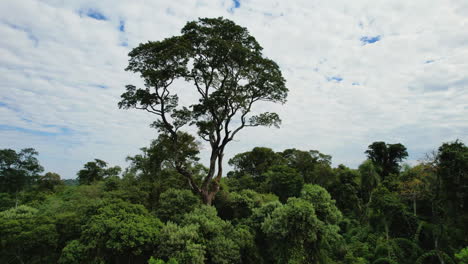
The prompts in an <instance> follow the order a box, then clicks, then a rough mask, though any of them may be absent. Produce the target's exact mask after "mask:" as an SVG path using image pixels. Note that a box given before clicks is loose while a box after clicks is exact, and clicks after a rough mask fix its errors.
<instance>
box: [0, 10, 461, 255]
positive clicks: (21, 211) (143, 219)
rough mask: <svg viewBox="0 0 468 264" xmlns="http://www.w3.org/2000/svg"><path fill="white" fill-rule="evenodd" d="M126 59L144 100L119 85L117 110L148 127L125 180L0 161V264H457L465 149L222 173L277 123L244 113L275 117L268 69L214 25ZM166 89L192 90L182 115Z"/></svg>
mask: <svg viewBox="0 0 468 264" xmlns="http://www.w3.org/2000/svg"><path fill="white" fill-rule="evenodd" d="M129 57H130V60H129V65H128V67H127V70H128V71H131V72H134V73H137V74H139V75H140V77H141V78H142V79H143V85H144V87H143V88H137V86H135V85H127V86H126V91H125V92H124V93H123V94H122V96H121V101H120V102H119V104H118V106H119V108H122V109H139V110H143V111H146V112H148V113H149V114H151V115H153V116H154V117H155V122H154V123H153V124H151V126H152V127H154V128H155V129H156V130H157V131H158V135H157V137H156V139H155V140H153V141H152V142H151V144H150V145H149V146H147V147H144V148H142V149H141V152H140V153H139V154H137V155H134V156H129V157H127V161H128V163H129V166H128V167H127V168H124V169H122V168H120V167H118V166H110V165H109V164H108V163H107V162H105V161H104V160H101V159H95V160H93V161H89V162H87V163H86V164H84V165H83V168H82V169H81V170H80V171H78V172H77V178H76V179H66V180H63V179H61V176H60V175H58V174H57V173H54V172H47V173H44V168H43V167H42V166H41V165H40V163H39V161H38V158H37V157H38V155H39V154H38V153H37V151H36V150H35V149H33V148H27V149H23V150H20V151H17V150H13V149H2V150H0V250H1V254H0V263H69V264H72V263H121V264H122V263H142V264H146V263H148V264H156V263H158V264H163V263H171V264H175V263H179V264H191V263H193V264H202V263H213V264H215V263H222V264H224V263H279V264H282V263H291V264H292V263H320V264H327V263H329V264H332V263H336V264H366V263H372V264H397V263H398V264H413V263H417V264H423V263H429V264H432V263H434V264H435V263H443V264H455V263H464V264H466V263H468V147H467V146H466V145H465V144H464V143H463V142H462V141H460V140H456V141H452V142H446V143H443V144H442V145H441V146H440V147H439V148H438V149H436V150H434V151H433V152H432V153H428V154H427V155H426V157H424V158H422V160H421V161H420V162H419V163H418V164H416V165H414V166H411V165H408V164H406V163H404V162H405V160H406V158H407V157H408V151H407V149H406V147H405V146H404V145H403V144H400V143H387V142H382V141H380V142H373V143H371V144H370V145H369V146H368V147H367V149H366V148H365V147H364V146H363V151H364V153H365V154H366V156H367V159H366V160H364V161H363V162H362V163H361V164H360V165H359V167H358V168H357V169H353V168H349V167H346V166H345V165H338V166H337V167H333V166H332V162H331V161H332V157H331V156H330V155H327V154H324V153H321V152H319V151H317V150H300V149H295V148H290V149H285V150H283V151H279V152H276V151H274V150H273V149H271V148H267V147H255V148H253V149H252V150H251V151H247V152H244V153H239V154H237V155H235V156H234V157H232V158H230V159H229V160H228V164H229V166H230V169H231V170H230V171H228V172H227V171H225V168H224V167H223V166H224V165H223V164H224V162H225V161H224V160H223V158H224V151H225V149H226V147H227V146H228V145H229V143H230V142H231V141H232V140H233V139H234V136H236V138H237V139H239V140H242V138H241V137H239V135H238V132H239V131H240V130H243V129H245V128H249V127H257V126H267V127H271V126H274V127H278V126H279V125H280V124H281V120H280V118H279V116H278V115H277V114H276V113H273V112H263V113H258V112H256V111H254V108H253V107H254V106H256V105H257V102H260V101H263V102H267V103H280V104H282V103H285V102H286V97H287V93H288V88H286V81H285V79H284V78H283V77H282V74H281V71H280V68H279V66H278V65H277V64H276V63H275V62H274V61H273V60H271V59H268V58H266V57H264V56H263V54H262V48H261V46H260V45H259V44H258V43H257V41H256V40H255V38H254V37H252V36H251V35H250V34H249V33H248V31H247V29H245V28H243V27H240V26H238V25H236V24H235V23H234V22H232V21H230V20H227V19H223V18H214V19H208V18H204V19H199V20H198V21H192V22H189V23H187V24H186V26H185V27H184V28H183V29H182V34H181V35H180V36H174V37H170V38H166V39H164V40H162V41H154V42H151V41H150V42H148V43H144V44H140V45H139V46H138V47H136V48H134V49H133V50H132V51H131V52H130V54H129ZM175 80H183V81H185V82H186V83H190V84H191V85H192V86H191V87H193V88H194V90H195V92H196V93H197V95H198V96H199V97H198V98H196V100H195V101H194V102H193V104H191V105H179V96H181V97H182V96H184V94H182V93H179V94H177V93H175V92H174V89H172V84H173V83H174V81H175ZM129 115H130V114H129ZM187 127H191V128H192V130H189V129H186V128H187ZM193 130H195V131H196V132H195V133H188V132H187V131H193ZM202 142H203V143H202ZM202 146H204V147H203V148H202ZM201 151H207V152H208V154H209V159H208V162H207V164H203V163H202V162H200V158H199V157H200V152H201ZM223 169H224V170H223Z"/></svg>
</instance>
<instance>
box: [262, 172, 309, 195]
mask: <svg viewBox="0 0 468 264" xmlns="http://www.w3.org/2000/svg"><path fill="white" fill-rule="evenodd" d="M265 178H266V179H267V184H268V190H269V191H270V192H272V193H274V194H276V195H278V197H279V199H280V201H281V202H283V203H284V202H286V200H287V199H288V198H289V197H297V196H299V194H300V193H301V189H302V186H303V185H304V179H303V178H302V176H301V175H300V174H299V173H298V172H297V171H296V170H295V169H293V168H290V167H288V166H285V165H277V166H273V167H271V168H270V170H268V171H267V172H266V173H265Z"/></svg>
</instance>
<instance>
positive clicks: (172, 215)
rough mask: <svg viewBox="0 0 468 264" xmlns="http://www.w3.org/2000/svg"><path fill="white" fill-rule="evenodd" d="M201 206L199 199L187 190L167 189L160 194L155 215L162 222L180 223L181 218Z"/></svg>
mask: <svg viewBox="0 0 468 264" xmlns="http://www.w3.org/2000/svg"><path fill="white" fill-rule="evenodd" d="M200 204H201V201H200V199H199V197H197V196H195V195H194V194H193V193H192V191H189V190H177V189H169V190H167V191H165V192H163V193H162V194H161V197H160V203H159V206H158V208H157V209H156V214H157V215H158V217H159V218H160V219H161V220H163V221H168V220H170V221H173V222H180V221H181V220H182V216H183V215H184V214H186V213H189V212H191V211H192V210H193V209H195V208H196V207H197V206H199V205H200Z"/></svg>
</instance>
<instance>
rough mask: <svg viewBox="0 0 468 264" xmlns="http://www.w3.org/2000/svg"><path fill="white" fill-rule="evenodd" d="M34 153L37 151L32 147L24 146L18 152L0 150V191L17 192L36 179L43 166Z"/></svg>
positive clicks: (36, 153)
mask: <svg viewBox="0 0 468 264" xmlns="http://www.w3.org/2000/svg"><path fill="white" fill-rule="evenodd" d="M36 155H38V152H37V151H36V150H34V149H33V148H25V149H22V150H21V151H20V152H16V151H14V150H12V149H1V150H0V192H7V193H16V194H17V193H18V192H19V191H21V190H23V189H24V188H25V187H27V186H30V185H31V184H32V183H34V182H35V181H36V180H37V178H38V177H39V173H41V172H42V171H43V170H44V168H43V167H42V166H41V165H40V164H39V161H38V160H37V158H36Z"/></svg>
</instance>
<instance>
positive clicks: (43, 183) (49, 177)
mask: <svg viewBox="0 0 468 264" xmlns="http://www.w3.org/2000/svg"><path fill="white" fill-rule="evenodd" d="M37 183H38V186H39V189H41V190H48V191H53V190H54V187H55V186H58V185H63V184H64V183H63V181H62V180H61V179H60V175H58V174H57V173H55V172H47V173H46V174H44V175H42V176H40V177H39V179H38V180H37Z"/></svg>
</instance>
